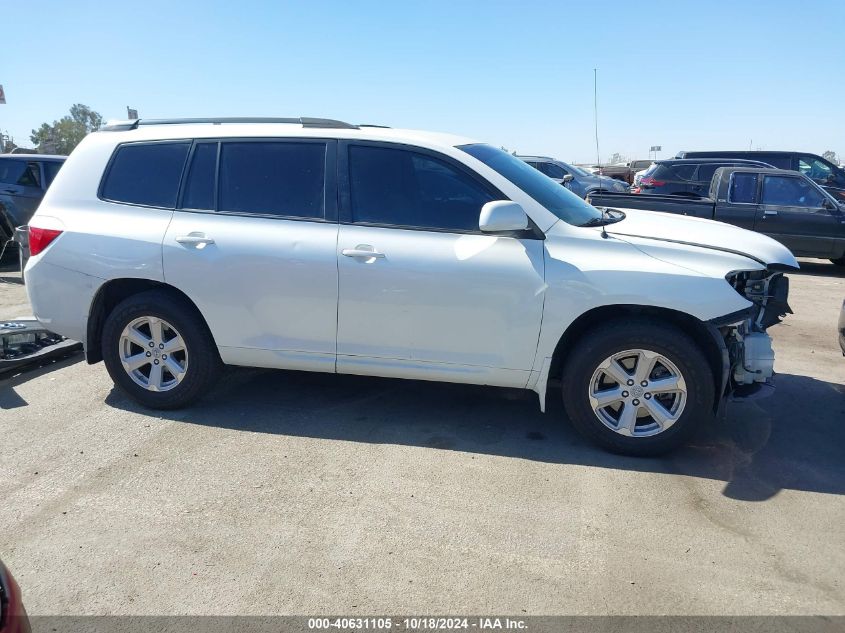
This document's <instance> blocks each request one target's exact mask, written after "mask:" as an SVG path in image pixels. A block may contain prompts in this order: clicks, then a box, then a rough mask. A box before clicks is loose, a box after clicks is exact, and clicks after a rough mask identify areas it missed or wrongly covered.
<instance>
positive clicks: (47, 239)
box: [29, 226, 62, 256]
mask: <svg viewBox="0 0 845 633" xmlns="http://www.w3.org/2000/svg"><path fill="white" fill-rule="evenodd" d="M61 234H62V232H61V231H59V230H57V229H41V228H38V227H37V226H30V227H29V254H30V255H31V256H35V255H38V253H40V252H41V251H43V250H44V249H45V248H47V247H48V246H50V244H51V243H52V241H53V240H54V239H56V238H57V237H59V235H61Z"/></svg>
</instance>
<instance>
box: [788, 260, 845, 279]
mask: <svg viewBox="0 0 845 633" xmlns="http://www.w3.org/2000/svg"><path fill="white" fill-rule="evenodd" d="M798 264H799V265H800V266H801V268H800V269H799V270H790V271H789V272H788V273H787V274H788V275H811V276H813V277H840V278H843V277H845V266H837V265H836V264H834V263H833V262H831V261H829V260H827V259H802V260H799V261H798Z"/></svg>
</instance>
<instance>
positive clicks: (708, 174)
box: [631, 158, 771, 198]
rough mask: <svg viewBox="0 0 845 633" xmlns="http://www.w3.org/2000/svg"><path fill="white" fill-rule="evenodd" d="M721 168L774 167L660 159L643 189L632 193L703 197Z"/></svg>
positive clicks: (740, 162)
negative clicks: (714, 175)
mask: <svg viewBox="0 0 845 633" xmlns="http://www.w3.org/2000/svg"><path fill="white" fill-rule="evenodd" d="M719 167H771V165H768V164H766V163H762V162H760V161H748V160H731V159H725V160H718V159H712V158H692V159H674V158H670V159H667V160H658V161H655V162H654V163H652V165H651V167H649V168H648V171H646V173H645V174H643V176H642V178H640V183H639V187H635V188H634V189H632V190H631V193H648V194H659V195H672V196H684V197H686V198H702V197H704V196H706V195H707V192H708V191H709V190H710V181H711V180H712V179H713V174H714V173H715V172H716V170H717V169H719Z"/></svg>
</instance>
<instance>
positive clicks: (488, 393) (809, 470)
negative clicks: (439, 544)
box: [106, 368, 845, 501]
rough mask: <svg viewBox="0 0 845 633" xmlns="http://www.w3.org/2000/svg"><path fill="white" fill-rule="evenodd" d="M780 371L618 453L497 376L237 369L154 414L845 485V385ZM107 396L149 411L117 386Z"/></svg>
mask: <svg viewBox="0 0 845 633" xmlns="http://www.w3.org/2000/svg"><path fill="white" fill-rule="evenodd" d="M777 378H778V390H777V391H776V392H775V395H773V396H772V397H770V398H768V399H766V400H760V401H755V402H748V403H733V404H732V405H731V406H729V409H728V411H729V413H728V416H727V419H726V420H724V421H720V422H715V423H713V424H711V425H709V426H708V427H707V428H705V429H703V430H702V432H701V433H699V435H698V437H697V438H696V440H695V441H694V442H693V443H692V444H691V445H689V446H686V447H684V448H682V449H680V450H678V451H675V452H674V453H672V454H670V455H668V456H665V457H661V458H649V459H645V458H632V457H623V456H618V455H612V454H610V453H607V452H605V451H603V450H601V449H598V448H596V447H594V446H593V445H592V444H590V443H588V442H586V441H585V440H583V439H582V438H581V437H580V436H579V435H578V434H577V433H576V432H575V430H574V429H573V428H572V427H571V425H570V424H569V423H568V422H567V420H566V416H565V413H564V411H563V406H562V403H561V402H560V400H559V399H558V398H555V397H551V398H550V402H549V407H548V413H547V414H545V415H544V414H542V413H540V411H539V408H538V404H537V398H536V395H534V394H533V393H532V392H525V391H520V390H508V389H499V388H492V387H477V386H468V385H453V384H446V383H433V382H418V381H408V380H393V379H383V378H368V377H361V376H340V375H334V374H311V373H304V372H294V371H280V370H261V369H242V368H229V369H227V370H226V373H225V375H224V377H223V379H222V380H221V381H220V383H219V385H218V387H217V388H216V390H215V392H214V393H213V394H211V395H210V396H208V397H206V398H205V399H204V400H202V401H201V402H199V403H198V404H196V405H194V406H193V407H191V408H188V409H184V410H180V411H170V412H160V411H156V412H155V415H157V416H162V417H164V418H166V419H171V420H178V421H181V422H185V423H189V424H199V425H204V426H211V427H221V428H228V429H234V430H238V431H248V432H252V433H273V434H284V435H292V436H299V437H312V438H319V439H329V440H343V441H350V442H364V443H376V444H397V445H406V446H419V447H426V448H430V449H433V450H452V451H464V452H469V453H484V454H489V455H498V456H504V457H512V458H517V459H527V460H534V461H541V462H547V463H553V464H579V465H588V466H595V467H600V468H613V469H623V470H631V471H637V472H656V473H663V474H667V475H670V474H671V475H682V476H688V477H699V478H707V479H713V480H719V481H724V482H725V488H724V491H723V493H724V494H725V495H726V496H728V497H731V498H734V499H740V500H746V501H763V500H766V499H769V498H771V497H772V496H773V495H775V494H777V493H778V492H779V491H780V490H783V489H794V490H806V491H813V492H825V493H829V494H843V493H845V425H843V424H841V421H842V420H843V419H845V387H843V385H837V384H833V383H827V382H824V381H820V380H816V379H813V378H808V377H805V376H794V375H788V374H786V375H779V376H778V377H777ZM799 396H800V397H799ZM106 402H107V403H108V404H109V405H111V406H113V407H116V408H119V409H124V410H128V411H132V412H137V413H142V414H143V413H149V411H148V410H146V409H144V408H143V407H141V406H140V405H138V404H136V403H135V402H134V401H132V400H130V399H128V398H127V397H126V396H125V395H124V394H123V393H122V392H121V391H118V390H117V389H114V390H112V392H111V393H110V394H109V395H108V397H107V399H106Z"/></svg>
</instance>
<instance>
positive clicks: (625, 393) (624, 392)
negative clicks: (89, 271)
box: [147, 354, 628, 398]
mask: <svg viewBox="0 0 845 633" xmlns="http://www.w3.org/2000/svg"><path fill="white" fill-rule="evenodd" d="M147 356H149V354H147ZM622 397H623V398H627V397H628V392H627V391H623V392H622Z"/></svg>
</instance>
